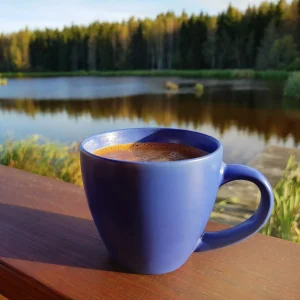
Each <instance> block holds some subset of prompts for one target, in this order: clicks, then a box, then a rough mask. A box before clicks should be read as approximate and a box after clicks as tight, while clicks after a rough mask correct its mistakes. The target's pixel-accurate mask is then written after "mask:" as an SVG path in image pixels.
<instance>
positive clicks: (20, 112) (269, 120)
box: [0, 77, 300, 163]
mask: <svg viewBox="0 0 300 300" xmlns="http://www.w3.org/2000/svg"><path fill="white" fill-rule="evenodd" d="M166 80H171V81H174V82H180V83H182V84H183V85H184V87H183V88H182V89H180V92H179V93H172V92H168V91H165V90H164V83H165V81H166ZM196 82H201V83H202V84H203V85H204V87H205V92H204V94H203V95H202V96H201V97H197V96H196V95H195V94H194V91H193V88H192V86H193V84H195V83H196ZM283 84H284V83H283V82H280V81H273V82H270V81H269V82H264V81H257V80H214V79H197V80H193V79H180V78H168V79H166V78H148V77H110V78H102V77H65V78H41V79H38V78H35V79H9V81H8V84H7V86H0V143H1V142H3V140H4V139H5V138H7V137H8V136H9V137H13V138H15V139H21V138H25V137H28V136H31V135H33V134H39V135H42V136H45V137H47V138H48V139H49V140H52V141H60V142H64V143H71V142H73V141H81V140H82V139H84V138H85V137H87V136H89V135H92V134H96V133H99V132H102V131H106V130H112V129H118V128H125V127H145V126H151V127H175V128H187V129H191V130H196V131H200V132H204V133H207V134H210V135H212V136H214V137H216V138H219V139H220V140H221V141H222V143H223V145H224V160H225V161H226V162H230V163H232V162H235V163H247V162H249V161H250V160H251V159H252V158H253V157H254V156H255V155H256V154H257V153H259V152H261V151H262V150H263V149H264V147H265V146H266V145H282V146H288V147H298V148H299V147H300V106H299V105H298V106H297V104H293V103H291V101H289V100H288V99H284V98H283V95H282V94H283V93H282V90H283Z"/></svg>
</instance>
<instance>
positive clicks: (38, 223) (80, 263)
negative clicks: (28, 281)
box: [0, 204, 134, 273]
mask: <svg viewBox="0 0 300 300" xmlns="http://www.w3.org/2000/svg"><path fill="white" fill-rule="evenodd" d="M0 241H1V244H0V258H1V257H2V258H12V259H21V260H27V261H32V262H41V263H48V264H55V265H62V266H71V267H79V268H87V269H96V270H104V271H113V272H121V273H134V272H131V271H130V270H128V269H126V268H124V267H123V266H121V265H119V264H118V263H116V262H115V261H113V260H112V259H111V258H110V257H109V255H108V253H107V251H106V248H105V246H104V244H103V242H102V241H101V239H100V237H99V234H98V232H97V230H96V227H95V225H94V222H93V221H92V220H88V219H82V218H78V217H74V216H68V215H62V214H57V213H52V212H46V211H41V210H37V209H32V208H25V207H20V206H15V205H10V204H0Z"/></svg>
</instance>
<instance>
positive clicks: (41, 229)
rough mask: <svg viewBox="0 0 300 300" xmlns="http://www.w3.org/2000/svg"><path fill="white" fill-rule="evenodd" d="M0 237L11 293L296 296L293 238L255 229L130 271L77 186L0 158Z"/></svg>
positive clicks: (1, 277)
mask: <svg viewBox="0 0 300 300" xmlns="http://www.w3.org/2000/svg"><path fill="white" fill-rule="evenodd" d="M208 228H209V229H210V230H217V229H220V228H224V226H223V225H219V224H216V223H210V224H209V226H208ZM0 242H1V244H0V294H2V295H4V296H6V297H7V298H9V299H10V300H15V299H16V300H27V299H43V300H47V299H78V300H79V299H82V300H89V299H95V300H97V299H112V300H113V299H143V300H147V299H197V300H199V299H216V300H217V299H218V300H219V299H233V300H235V299H238V300H242V299H243V300H250V299H253V300H254V299H255V300H265V299H274V300H276V299H278V300H296V299H300V246H299V245H296V244H293V243H290V242H287V241H283V240H280V239H276V238H271V237H266V236H262V235H259V234H256V235H254V236H253V237H251V238H250V239H249V240H247V241H245V242H242V243H240V244H237V245H234V246H230V247H227V248H223V249H219V250H214V251H210V252H204V253H194V254H192V256H191V257H190V258H189V260H188V261H187V263H186V264H185V265H184V266H183V267H181V268H180V269H178V270H177V271H175V272H172V273H169V274H166V275H159V276H149V275H138V274H131V273H130V272H127V271H126V270H125V269H123V268H122V267H120V266H119V265H116V264H115V263H114V262H112V261H110V260H109V258H108V255H107V252H106V250H105V247H104V245H103V243H102V241H101V240H100V238H99V236H98V233H97V232H96V229H95V226H94V223H93V221H92V219H91V215H90V213H89V210H88V206H87V203H86V199H85V195H84V191H83V189H82V188H79V187H76V186H74V185H72V184H68V183H64V182H61V181H58V180H53V179H49V178H45V177H40V176H37V175H33V174H29V173H26V172H23V171H19V170H15V169H11V168H7V167H3V166H0Z"/></svg>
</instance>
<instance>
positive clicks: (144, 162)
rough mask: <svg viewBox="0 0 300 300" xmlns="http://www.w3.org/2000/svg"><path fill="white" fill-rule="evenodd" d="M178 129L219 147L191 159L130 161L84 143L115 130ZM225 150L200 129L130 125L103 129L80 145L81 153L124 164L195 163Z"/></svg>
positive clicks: (217, 141) (219, 143)
mask: <svg viewBox="0 0 300 300" xmlns="http://www.w3.org/2000/svg"><path fill="white" fill-rule="evenodd" d="M160 129H161V130H172V131H174V130H176V131H181V132H184V131H185V132H192V133H195V134H198V135H201V136H202V137H204V138H206V139H209V140H211V141H212V142H214V143H216V144H217V149H216V150H215V151H213V152H210V153H208V154H207V155H204V156H200V157H196V158H189V159H183V160H176V161H128V160H122V159H115V158H107V157H104V156H100V155H96V154H94V153H92V152H90V151H88V150H87V149H85V147H84V144H85V143H87V142H88V141H90V140H93V139H95V138H97V137H99V136H102V135H105V134H108V133H115V132H122V131H128V130H160ZM222 150H223V145H222V144H221V142H220V141H219V140H218V139H216V138H215V137H212V136H210V135H208V134H205V133H202V132H199V131H194V130H189V129H182V128H172V127H128V128H121V129H115V130H107V131H103V132H101V133H97V134H94V135H91V136H89V137H87V138H86V139H84V140H83V141H82V142H81V143H80V147H79V151H80V152H81V153H84V154H86V155H88V156H91V157H93V158H95V159H101V160H106V161H109V162H114V163H123V164H133V165H164V166H165V165H167V164H172V165H175V164H184V163H193V162H197V161H203V160H206V159H209V158H210V157H212V156H214V155H216V154H217V153H218V152H220V151H222Z"/></svg>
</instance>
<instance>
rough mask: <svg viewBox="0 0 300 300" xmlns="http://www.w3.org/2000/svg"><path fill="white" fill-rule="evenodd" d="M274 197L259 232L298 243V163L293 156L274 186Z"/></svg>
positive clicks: (299, 207) (299, 192) (299, 203)
mask: <svg viewBox="0 0 300 300" xmlns="http://www.w3.org/2000/svg"><path fill="white" fill-rule="evenodd" d="M274 199H275V208H274V210H273V212H272V215H271V217H270V219H269V221H268V222H267V224H266V225H265V226H264V228H263V229H262V230H261V233H263V234H266V235H271V236H275V237H278V238H281V239H285V240H289V241H294V242H296V243H300V228H299V224H300V223H299V222H300V164H298V163H297V162H296V160H295V158H294V157H291V158H290V159H289V161H288V164H287V167H286V171H285V174H284V176H283V178H282V179H281V180H280V181H279V182H278V183H277V185H276V186H275V188H274Z"/></svg>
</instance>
